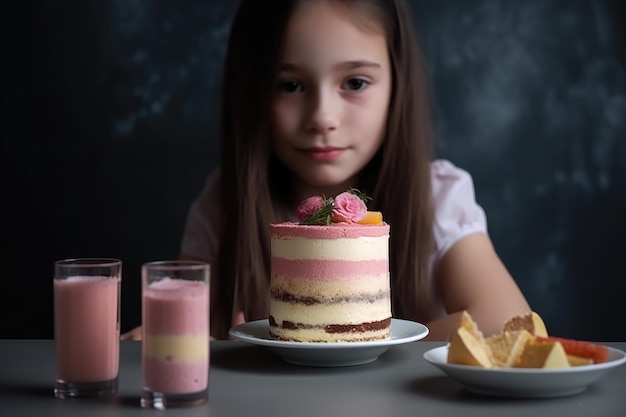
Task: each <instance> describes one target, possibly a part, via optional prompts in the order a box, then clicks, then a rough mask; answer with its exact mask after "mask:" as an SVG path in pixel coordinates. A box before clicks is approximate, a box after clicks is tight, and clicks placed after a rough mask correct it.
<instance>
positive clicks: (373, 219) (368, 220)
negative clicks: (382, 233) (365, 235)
mask: <svg viewBox="0 0 626 417" xmlns="http://www.w3.org/2000/svg"><path fill="white" fill-rule="evenodd" d="M357 223H358V224H383V213H381V212H380V211H368V212H367V214H366V215H365V217H363V218H362V219H361V220H359V221H358V222H357Z"/></svg>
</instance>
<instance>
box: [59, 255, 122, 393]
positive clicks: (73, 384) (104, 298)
mask: <svg viewBox="0 0 626 417" xmlns="http://www.w3.org/2000/svg"><path fill="white" fill-rule="evenodd" d="M54 271H55V272H54V285H53V287H54V332H55V344H56V381H55V386H54V395H55V396H56V397H58V398H67V397H85V396H105V395H112V394H115V393H117V385H118V373H119V352H120V350H119V349H120V285H121V279H122V262H121V261H120V260H119V259H107V258H103V259H101V258H81V259H66V260H61V261H57V262H56V263H55V267H54Z"/></svg>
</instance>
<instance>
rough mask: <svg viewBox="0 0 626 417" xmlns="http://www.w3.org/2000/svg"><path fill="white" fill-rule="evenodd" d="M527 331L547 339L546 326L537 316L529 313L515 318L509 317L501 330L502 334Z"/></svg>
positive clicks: (532, 312)
mask: <svg viewBox="0 0 626 417" xmlns="http://www.w3.org/2000/svg"><path fill="white" fill-rule="evenodd" d="M522 329H525V330H527V331H528V332H529V333H530V334H532V335H534V336H541V337H547V336H548V330H547V329H546V325H545V323H544V322H543V320H542V319H541V317H540V316H539V314H537V313H535V312H534V311H531V312H529V313H526V314H520V315H517V316H515V317H511V318H510V319H509V320H508V321H507V322H506V323H504V327H503V328H502V331H503V332H510V331H514V330H522Z"/></svg>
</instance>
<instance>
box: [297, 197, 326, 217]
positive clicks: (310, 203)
mask: <svg viewBox="0 0 626 417" xmlns="http://www.w3.org/2000/svg"><path fill="white" fill-rule="evenodd" d="M323 206H324V199H323V198H322V197H320V196H319V195H314V196H313V197H309V198H307V199H306V200H304V201H303V202H302V203H300V205H299V206H298V211H297V215H298V220H300V221H301V222H302V221H304V219H306V218H307V217H309V216H310V215H311V214H313V213H315V212H316V211H318V210H319V209H321V208H322V207H323Z"/></svg>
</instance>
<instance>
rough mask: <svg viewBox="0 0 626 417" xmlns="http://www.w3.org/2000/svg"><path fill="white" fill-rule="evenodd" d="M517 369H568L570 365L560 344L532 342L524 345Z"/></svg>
mask: <svg viewBox="0 0 626 417" xmlns="http://www.w3.org/2000/svg"><path fill="white" fill-rule="evenodd" d="M515 367H518V368H569V367H570V363H569V361H568V359H567V354H566V353H565V349H563V345H562V344H561V343H560V342H541V341H537V340H535V341H532V342H530V343H528V344H527V345H526V348H525V349H524V352H523V353H522V356H521V357H520V360H519V361H518V363H517V364H516V365H515Z"/></svg>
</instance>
